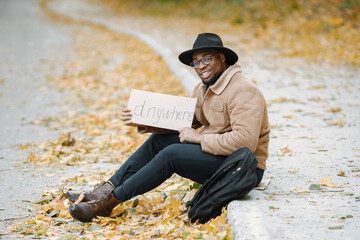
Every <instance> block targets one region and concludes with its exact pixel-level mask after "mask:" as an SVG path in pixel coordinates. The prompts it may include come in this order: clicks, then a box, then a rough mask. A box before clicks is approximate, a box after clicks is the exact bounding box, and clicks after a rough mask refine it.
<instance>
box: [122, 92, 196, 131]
mask: <svg viewBox="0 0 360 240" xmlns="http://www.w3.org/2000/svg"><path fill="white" fill-rule="evenodd" d="M195 105H196V98H189V97H178V96H173V95H167V94H161V93H153V92H147V91H141V90H136V89H132V90H131V94H130V98H129V102H128V109H130V110H131V113H132V114H133V116H132V118H131V122H132V123H135V124H138V125H145V126H152V127H158V128H165V129H171V130H178V129H180V128H182V127H191V125H192V121H193V118H194V111H195Z"/></svg>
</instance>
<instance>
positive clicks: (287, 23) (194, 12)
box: [93, 0, 360, 66]
mask: <svg viewBox="0 0 360 240" xmlns="http://www.w3.org/2000/svg"><path fill="white" fill-rule="evenodd" d="M93 1H101V2H103V3H106V4H108V5H110V6H112V7H113V8H115V9H116V10H117V11H118V13H119V14H122V15H131V16H135V17H136V16H139V17H140V16H141V17H144V16H147V17H155V18H156V17H159V18H177V19H187V20H194V21H199V20H201V21H203V22H205V23H206V24H208V26H211V25H212V24H214V23H216V24H219V23H223V24H224V25H227V29H228V30H230V31H234V34H236V33H238V32H239V33H244V31H245V30H246V33H248V34H250V36H252V37H253V38H252V41H256V42H257V46H258V47H259V48H270V49H276V50H278V51H280V53H281V55H283V56H290V57H291V56H295V57H305V58H312V59H315V60H317V61H321V62H322V61H326V62H331V63H337V64H345V65H353V66H360V60H359V58H360V0H252V1H245V0H196V1H195V0H151V1H149V0H93ZM229 26H230V28H231V29H229Z"/></svg>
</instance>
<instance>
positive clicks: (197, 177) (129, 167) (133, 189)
mask: <svg viewBox="0 0 360 240" xmlns="http://www.w3.org/2000/svg"><path fill="white" fill-rule="evenodd" d="M226 157H227V156H215V155H212V154H209V153H205V152H203V151H202V150H201V146H200V145H199V144H191V143H180V140H179V135H178V134H152V135H151V136H150V137H149V138H148V139H147V140H146V142H145V143H144V144H143V145H142V146H141V147H140V148H139V149H138V150H137V151H136V152H135V153H133V154H132V155H131V157H130V158H129V159H128V160H127V161H126V162H125V163H124V164H123V165H122V166H121V167H120V169H119V170H118V171H117V172H116V173H115V174H114V175H113V176H112V177H111V178H110V179H109V180H110V182H112V183H113V184H114V185H115V186H116V189H115V191H114V196H115V197H116V198H117V199H118V200H120V201H126V200H129V199H130V198H132V197H134V196H136V195H139V194H143V193H145V192H148V191H150V190H152V189H154V188H156V187H157V186H159V185H160V184H161V183H163V182H164V181H165V180H166V179H168V178H170V177H171V176H172V175H173V174H174V173H177V174H178V175H180V176H182V177H185V178H188V179H191V180H193V181H195V182H198V183H204V182H205V181H206V180H207V179H208V178H210V177H211V176H212V174H214V173H215V171H216V170H217V169H218V168H219V167H220V165H221V163H222V162H223V161H224V160H225V159H226ZM263 172H264V170H262V169H257V171H256V173H257V175H258V183H260V181H261V179H262V175H263Z"/></svg>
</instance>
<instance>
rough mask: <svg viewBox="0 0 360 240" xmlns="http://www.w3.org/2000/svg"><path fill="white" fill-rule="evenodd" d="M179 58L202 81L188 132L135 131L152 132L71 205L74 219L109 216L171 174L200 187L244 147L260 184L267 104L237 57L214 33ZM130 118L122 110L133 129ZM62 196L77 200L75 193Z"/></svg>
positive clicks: (265, 148) (266, 137) (265, 147)
mask: <svg viewBox="0 0 360 240" xmlns="http://www.w3.org/2000/svg"><path fill="white" fill-rule="evenodd" d="M179 60H180V61H181V62H182V63H184V64H186V65H188V66H191V67H192V68H193V69H194V70H195V71H196V73H197V75H198V76H199V78H200V79H201V82H199V84H198V85H197V86H196V87H195V89H194V92H193V97H196V98H197V99H198V100H197V101H198V102H197V104H196V109H195V116H194V119H193V126H192V128H182V129H180V130H179V132H174V131H168V130H166V129H156V128H150V127H149V128H140V127H139V129H138V131H139V132H140V133H145V132H152V133H153V134H152V135H150V137H149V138H148V139H147V141H146V142H145V143H144V144H143V145H142V146H141V147H140V148H139V149H138V150H137V151H136V152H135V153H134V154H133V155H132V156H130V158H129V159H128V160H127V161H126V162H125V163H124V164H123V165H122V166H121V167H120V169H119V170H118V171H117V172H116V173H115V174H114V175H113V176H112V177H111V178H110V179H109V180H108V181H107V182H102V183H101V184H100V185H99V186H98V187H96V188H95V189H94V190H93V191H91V192H89V193H87V194H85V197H84V198H83V199H78V201H77V202H79V201H81V202H80V203H78V204H74V205H71V206H70V207H69V212H70V214H71V215H72V216H73V217H74V218H76V219H78V220H80V221H83V222H88V221H91V219H92V218H94V217H96V216H109V215H110V213H111V211H112V209H113V208H114V207H115V206H116V205H118V204H119V203H120V202H123V201H126V200H129V199H131V198H132V197H134V196H136V195H139V194H143V193H145V192H147V191H150V190H152V189H154V188H156V187H157V186H159V185H160V184H161V183H163V182H164V181H165V180H166V179H168V178H170V177H171V176H172V174H174V173H177V174H179V175H180V176H182V177H185V178H189V179H191V180H193V181H195V182H198V183H201V184H202V183H204V182H205V181H206V180H207V179H209V178H210V177H211V176H212V174H214V173H215V172H216V170H217V169H218V168H219V166H220V165H221V163H222V162H223V161H224V160H225V159H226V157H227V156H228V155H230V154H231V153H233V152H234V151H235V150H237V149H239V148H244V147H248V148H249V149H250V150H251V151H252V152H253V153H255V155H256V160H257V161H258V165H257V168H256V175H257V184H259V183H260V182H261V180H262V177H263V173H264V170H265V168H266V159H267V157H268V144H269V133H270V129H269V124H268V116H267V109H266V103H265V99H264V97H263V95H262V93H261V92H260V91H259V89H258V88H257V87H256V86H255V85H254V84H253V83H252V81H250V80H249V79H247V78H246V77H245V76H244V75H243V74H242V70H241V67H240V65H237V64H236V62H237V60H238V56H237V54H236V53H235V52H234V51H232V50H231V49H229V48H226V47H224V46H223V43H222V40H221V38H220V37H219V36H218V35H216V34H214V33H202V34H199V35H198V37H197V39H196V40H195V43H194V45H193V48H192V49H190V50H188V51H185V52H183V53H181V54H180V55H179ZM131 117H132V113H131V111H130V110H128V109H124V110H123V115H122V120H123V121H124V122H125V124H127V125H129V126H130V125H131ZM200 127H201V128H202V129H201V131H200V133H199V132H197V131H196V129H198V128H200ZM66 196H67V197H68V198H69V199H70V200H72V201H76V199H77V198H78V196H79V194H71V193H67V195H66Z"/></svg>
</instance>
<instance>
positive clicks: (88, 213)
mask: <svg viewBox="0 0 360 240" xmlns="http://www.w3.org/2000/svg"><path fill="white" fill-rule="evenodd" d="M119 203H120V201H119V200H117V199H116V198H115V197H114V195H113V194H112V193H110V194H108V195H106V196H104V197H103V198H101V199H97V200H93V201H89V202H81V203H78V204H74V205H71V206H69V213H70V214H71V216H72V217H73V218H75V219H77V220H79V221H81V222H91V220H92V219H93V218H95V217H96V216H103V217H108V216H110V213H111V212H112V210H113V209H114V207H116V206H117V205H118V204H119Z"/></svg>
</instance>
